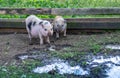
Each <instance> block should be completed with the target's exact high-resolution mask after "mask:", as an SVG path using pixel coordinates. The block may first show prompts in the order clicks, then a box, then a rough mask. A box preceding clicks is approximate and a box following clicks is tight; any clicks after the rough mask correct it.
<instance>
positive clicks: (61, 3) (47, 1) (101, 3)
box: [0, 0, 120, 8]
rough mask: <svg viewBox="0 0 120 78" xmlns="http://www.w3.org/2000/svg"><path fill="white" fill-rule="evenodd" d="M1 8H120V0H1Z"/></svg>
mask: <svg viewBox="0 0 120 78" xmlns="http://www.w3.org/2000/svg"><path fill="white" fill-rule="evenodd" d="M0 7H13V8H24V7H27V8H28V7H30V8H31V7H32V8H86V7H89V8H95V7H120V0H0Z"/></svg>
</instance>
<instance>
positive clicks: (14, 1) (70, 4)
mask: <svg viewBox="0 0 120 78" xmlns="http://www.w3.org/2000/svg"><path fill="white" fill-rule="evenodd" d="M4 7H8V8H97V7H120V0H0V8H4ZM26 17H27V15H0V18H26ZM38 17H40V18H54V17H55V16H52V15H38ZM86 17H87V18H99V17H120V15H81V16H78V15H72V16H64V18H86Z"/></svg>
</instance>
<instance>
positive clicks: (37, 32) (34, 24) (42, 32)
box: [25, 15, 53, 45]
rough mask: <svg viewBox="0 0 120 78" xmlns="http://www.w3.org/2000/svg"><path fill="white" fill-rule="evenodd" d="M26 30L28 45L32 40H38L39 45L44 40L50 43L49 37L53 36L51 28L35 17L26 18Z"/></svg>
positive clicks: (48, 24)
mask: <svg viewBox="0 0 120 78" xmlns="http://www.w3.org/2000/svg"><path fill="white" fill-rule="evenodd" d="M25 22H26V29H27V32H28V35H29V39H30V43H31V39H32V38H39V39H40V45H42V44H43V41H44V40H45V41H46V42H47V43H50V39H49V36H52V35H53V26H52V25H51V24H50V22H49V21H47V20H41V19H39V18H38V17H36V16H35V15H30V16H28V17H27V18H26V20H25Z"/></svg>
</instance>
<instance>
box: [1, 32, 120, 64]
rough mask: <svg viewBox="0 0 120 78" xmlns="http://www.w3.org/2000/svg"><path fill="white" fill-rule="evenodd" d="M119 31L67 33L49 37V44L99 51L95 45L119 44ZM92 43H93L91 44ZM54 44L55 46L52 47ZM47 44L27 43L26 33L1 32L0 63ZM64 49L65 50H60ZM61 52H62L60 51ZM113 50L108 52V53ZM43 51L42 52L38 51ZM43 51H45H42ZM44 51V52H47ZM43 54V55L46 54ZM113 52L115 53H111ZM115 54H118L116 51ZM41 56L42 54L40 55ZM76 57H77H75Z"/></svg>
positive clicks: (59, 47)
mask: <svg viewBox="0 0 120 78" xmlns="http://www.w3.org/2000/svg"><path fill="white" fill-rule="evenodd" d="M119 39H120V33H119V32H111V33H102V34H91V35H87V34H77V35H72V34H71V35H67V37H65V38H60V39H58V40H54V38H52V39H51V42H52V43H51V45H53V48H55V49H56V50H61V49H62V48H63V47H66V46H68V47H71V46H72V48H67V50H68V51H67V52H69V51H71V52H72V51H74V50H76V51H78V52H79V53H80V52H83V51H89V50H91V49H95V52H97V51H99V50H98V49H99V47H96V46H97V45H100V46H101V45H103V44H106V43H117V44H120V40H119ZM93 44H94V45H93ZM54 46H55V47H54ZM47 47H50V46H48V45H47V44H46V45H42V46H40V45H39V40H38V41H37V43H35V44H33V45H29V39H28V35H27V34H1V35H0V65H5V64H6V65H7V64H10V63H11V62H13V61H14V60H15V58H14V57H15V55H18V54H24V53H28V51H29V52H30V50H33V49H34V48H35V49H38V50H40V51H42V50H43V51H45V50H46V48H47ZM73 47H74V48H73ZM62 51H65V50H62ZM62 51H61V53H64V52H62ZM112 52H113V51H111V52H110V54H111V53H112ZM39 53H43V52H39ZM44 53H45V52H44ZM47 53H48V54H49V52H47ZM47 53H46V54H47ZM46 54H45V56H47V55H46ZM113 54H115V53H113ZM116 54H120V52H117V53H116ZM76 56H77V54H76ZM42 57H43V55H42ZM42 57H41V59H42ZM76 58H77V57H76Z"/></svg>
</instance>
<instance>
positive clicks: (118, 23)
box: [0, 18, 120, 29]
mask: <svg viewBox="0 0 120 78" xmlns="http://www.w3.org/2000/svg"><path fill="white" fill-rule="evenodd" d="M46 20H49V21H51V22H52V20H53V19H46ZM66 20H67V23H68V29H120V18H79V19H78V18H77V19H66ZM0 28H25V22H24V19H0Z"/></svg>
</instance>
